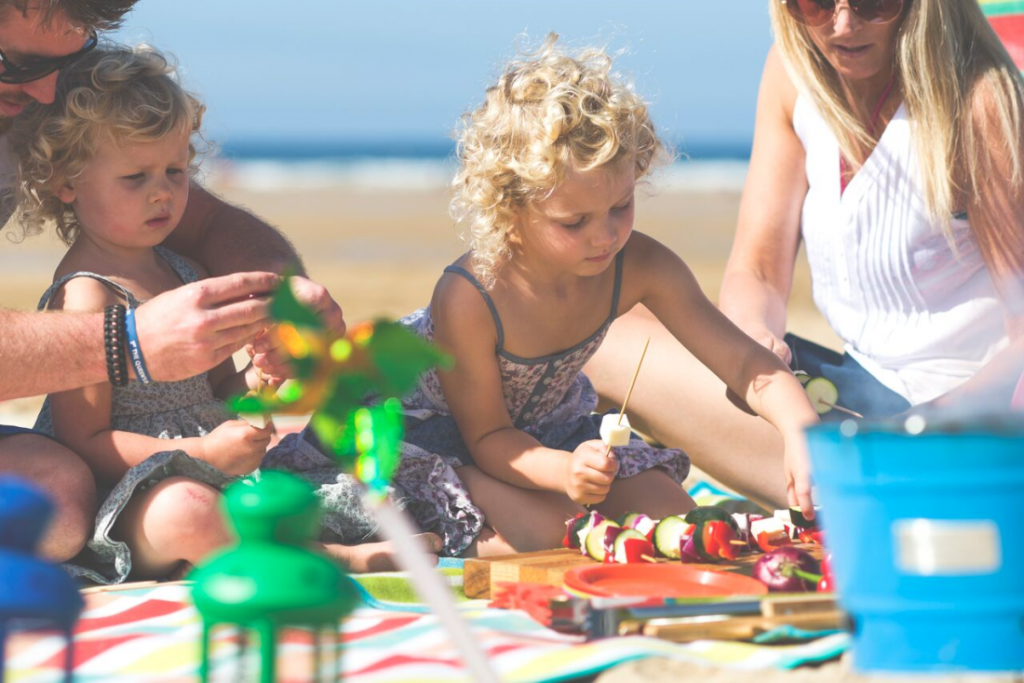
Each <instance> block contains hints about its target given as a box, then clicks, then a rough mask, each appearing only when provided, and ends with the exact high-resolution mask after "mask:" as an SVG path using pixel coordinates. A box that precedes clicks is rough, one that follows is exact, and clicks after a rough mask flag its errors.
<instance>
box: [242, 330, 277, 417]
mask: <svg viewBox="0 0 1024 683" xmlns="http://www.w3.org/2000/svg"><path fill="white" fill-rule="evenodd" d="M255 356H256V354H255V353H253V351H252V348H251V347H250V348H249V358H250V360H251V359H253V358H255ZM253 367H254V368H255V369H256V395H257V396H259V395H260V394H262V393H263V385H264V384H266V379H265V378H264V377H263V371H262V370H260V369H259V368H257V367H256V365H255V364H253ZM268 425H269V426H270V433H271V434H273V433H275V432H277V427H276V425H274V416H273V413H269V412H266V413H263V426H264V428H265V427H267V426H268Z"/></svg>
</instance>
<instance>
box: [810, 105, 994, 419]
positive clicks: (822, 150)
mask: <svg viewBox="0 0 1024 683" xmlns="http://www.w3.org/2000/svg"><path fill="white" fill-rule="evenodd" d="M793 127H794V129H795V130H796V134H797V136H798V137H799V138H800V141H801V142H802V143H803V146H804V150H805V152H806V169H807V180H808V183H809V186H810V187H809V189H808V192H807V197H806V199H805V200H804V205H803V214H802V220H801V231H802V233H803V240H804V244H805V245H806V249H807V258H808V261H809V262H810V267H811V280H812V283H813V292H814V302H815V304H817V306H818V309H819V310H820V311H821V312H822V314H823V315H824V316H825V319H826V320H828V322H829V324H830V325H831V326H832V329H833V330H835V332H836V334H838V335H839V337H840V338H841V339H842V340H843V342H844V344H845V350H846V351H847V352H848V353H849V354H850V355H851V356H853V357H854V358H855V359H856V360H857V361H858V362H859V363H861V364H862V365H863V366H864V367H865V368H866V369H867V370H868V371H869V372H870V373H871V374H872V375H874V376H875V377H877V378H878V380H879V381H880V382H882V384H884V385H885V386H887V387H889V388H890V389H892V390H893V391H895V392H896V393H898V394H901V395H902V396H904V397H905V398H906V399H907V400H908V401H910V402H911V403H912V404H915V405H916V404H918V403H922V402H925V401H929V400H931V399H933V398H935V397H937V396H940V395H942V394H944V393H946V392H948V391H950V390H951V389H953V388H955V387H956V386H957V385H959V384H961V383H963V382H964V381H966V380H967V379H969V378H970V377H971V376H973V375H974V374H975V373H976V372H977V371H978V370H979V369H980V368H981V367H982V366H983V365H985V363H986V362H988V360H989V359H990V358H991V357H992V356H993V355H995V354H996V353H997V352H998V351H999V350H1000V349H1001V348H1002V347H1003V346H1005V345H1006V343H1007V332H1006V323H1005V319H1004V317H1003V311H1002V308H1001V306H1000V303H999V300H998V298H997V294H996V290H995V287H994V286H993V284H992V279H991V277H990V276H989V273H988V270H987V269H986V267H985V262H984V260H983V259H982V256H981V252H980V251H979V249H978V246H977V244H976V243H975V241H974V239H973V237H972V235H971V229H970V225H969V223H968V222H967V220H965V219H963V218H954V219H953V220H952V231H953V239H954V242H955V244H956V248H955V250H954V249H953V248H951V246H950V244H949V241H948V240H947V238H946V235H945V234H943V232H942V230H941V229H940V227H939V226H937V225H935V224H933V222H932V221H931V220H930V219H929V217H928V213H927V211H926V209H925V205H924V199H923V195H922V192H921V178H920V172H919V169H918V163H917V162H918V157H917V152H916V150H915V148H914V141H913V138H912V135H911V128H912V126H911V123H910V121H908V120H907V115H906V111H905V109H904V108H903V107H902V106H901V107H900V108H899V111H897V112H896V115H895V116H894V117H893V119H892V120H891V121H890V122H889V125H888V126H886V128H885V131H884V132H883V133H882V137H881V139H879V141H878V145H877V146H876V147H875V149H874V151H873V152H872V153H871V156H869V157H868V159H867V160H866V161H865V162H864V166H863V167H862V168H861V169H860V170H859V171H858V172H857V175H856V176H854V178H853V179H852V180H851V181H850V183H849V185H847V187H846V191H845V192H843V193H842V196H840V191H839V143H838V141H837V140H836V137H835V135H834V134H833V133H832V131H831V129H830V128H829V127H828V124H826V123H825V121H824V119H822V118H821V116H820V114H818V112H817V109H816V108H815V107H814V105H813V103H812V102H811V101H810V100H808V99H807V98H805V97H803V96H800V97H798V98H797V101H796V105H795V109H794V112H793Z"/></svg>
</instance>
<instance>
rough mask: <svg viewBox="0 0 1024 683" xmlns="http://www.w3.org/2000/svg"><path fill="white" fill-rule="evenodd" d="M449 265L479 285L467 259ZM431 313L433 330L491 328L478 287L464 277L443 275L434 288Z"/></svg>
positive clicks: (491, 324)
mask: <svg viewBox="0 0 1024 683" xmlns="http://www.w3.org/2000/svg"><path fill="white" fill-rule="evenodd" d="M452 265H454V266H456V267H458V268H461V269H462V270H464V271H465V272H466V273H468V274H469V275H471V276H472V277H474V278H476V281H477V283H478V282H479V278H477V277H476V273H475V272H474V271H473V268H472V264H471V263H470V260H469V258H468V257H467V256H464V257H462V258H460V259H459V260H458V261H456V262H455V263H454V264H452ZM430 312H431V316H432V318H433V321H434V328H435V330H437V329H438V327H441V328H442V329H444V328H449V327H451V329H460V330H470V329H472V330H485V329H492V328H493V327H494V323H493V320H492V316H491V311H490V307H489V306H488V305H487V301H486V299H485V298H484V296H483V294H482V293H481V291H480V290H479V288H478V287H477V284H476V283H474V282H473V281H472V280H470V279H469V278H467V277H466V276H465V275H462V274H459V273H454V272H451V271H449V272H445V273H443V274H442V275H441V277H440V278H439V279H438V281H437V284H436V285H435V286H434V294H433V297H432V298H431V300H430Z"/></svg>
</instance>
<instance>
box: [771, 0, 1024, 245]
mask: <svg viewBox="0 0 1024 683" xmlns="http://www.w3.org/2000/svg"><path fill="white" fill-rule="evenodd" d="M791 1H793V0H791ZM905 2H906V3H907V7H906V8H905V9H904V16H903V17H902V18H901V20H900V21H901V25H900V27H899V30H898V33H897V38H896V65H895V67H896V74H897V78H898V79H899V83H900V85H901V87H902V90H903V98H904V104H905V106H906V109H907V115H908V118H909V119H910V121H911V122H912V124H913V130H914V137H915V145H916V147H917V152H918V157H919V165H920V169H921V176H922V182H923V188H922V190H923V193H924V201H925V205H926V207H927V209H928V211H929V213H931V214H932V216H933V218H934V219H935V220H936V221H937V222H938V224H939V225H940V226H942V228H943V229H944V230H945V231H946V232H947V234H948V231H949V226H950V220H951V217H952V215H953V214H954V213H955V212H958V211H960V210H962V209H965V208H966V204H967V198H968V197H971V196H977V195H978V194H979V193H982V192H984V187H985V178H986V174H987V172H988V171H989V170H990V167H989V161H988V160H989V159H990V158H991V155H990V154H988V153H986V149H985V148H986V146H988V145H991V144H993V141H994V140H1002V141H1003V144H1006V142H1007V141H1014V140H1019V139H1020V136H1021V132H1022V125H1021V124H1022V120H1021V118H1022V112H1021V108H1022V103H1024V81H1022V79H1021V73H1020V71H1019V70H1018V68H1017V66H1016V65H1014V63H1013V60H1012V59H1011V58H1010V56H1009V54H1007V52H1006V49H1005V48H1004V47H1003V44H1002V43H1001V42H1000V40H999V38H998V37H997V36H996V34H995V33H994V32H993V30H992V27H991V26H990V25H989V23H988V20H987V19H986V18H985V16H984V14H982V12H981V8H980V7H979V5H978V3H977V0H905ZM769 6H770V11H771V18H772V28H773V30H774V32H775V39H776V44H777V45H778V47H779V50H780V54H781V56H782V59H783V61H784V62H785V63H786V65H787V68H788V69H789V71H790V73H791V75H792V76H793V77H794V80H795V82H796V86H797V88H798V89H799V90H800V91H801V92H802V93H803V94H804V95H805V96H807V97H810V98H811V99H812V101H813V102H814V104H815V106H816V107H817V109H818V111H819V112H820V113H821V115H822V117H823V118H824V119H825V121H826V122H827V123H828V125H829V127H830V128H831V129H832V131H833V132H834V133H835V134H836V137H837V138H838V140H839V145H840V147H841V149H842V153H843V155H844V156H846V158H848V159H856V160H857V161H858V162H863V157H864V153H863V150H864V149H870V148H871V147H872V146H873V145H874V139H873V138H872V136H871V135H870V133H869V132H868V130H867V128H866V127H865V126H864V124H863V123H861V121H860V119H859V118H858V117H857V116H855V115H854V113H853V112H852V111H851V109H850V105H849V103H848V101H847V99H846V95H845V93H844V91H843V89H842V84H841V83H840V79H839V76H838V74H836V72H835V70H834V69H833V68H832V66H831V65H830V64H829V63H828V61H827V60H826V59H825V57H824V55H822V54H821V52H820V51H819V50H818V48H817V47H816V46H815V45H814V42H813V41H812V40H811V36H810V34H809V32H808V29H807V28H806V27H804V26H803V25H801V24H800V23H798V22H797V21H795V20H794V19H793V18H792V17H790V16H789V15H788V13H787V12H786V10H785V8H784V7H783V6H782V2H781V0H769ZM979 93H984V95H985V98H984V99H987V100H990V101H991V102H994V103H995V109H996V114H997V115H996V121H997V123H998V130H997V131H994V133H995V134H993V135H983V136H979V135H978V134H977V128H976V127H975V123H976V122H975V118H974V114H975V111H974V109H975V107H976V104H977V99H976V98H977V97H978V95H979ZM1011 147H1012V148H1011V149H1009V150H1007V152H1008V155H1007V158H1008V160H1009V162H1010V168H1011V171H1012V173H1011V182H1012V185H1013V188H1014V189H1015V193H1014V194H1015V196H1020V193H1021V190H1022V187H1024V175H1022V167H1021V166H1022V160H1021V153H1020V146H1019V145H1011Z"/></svg>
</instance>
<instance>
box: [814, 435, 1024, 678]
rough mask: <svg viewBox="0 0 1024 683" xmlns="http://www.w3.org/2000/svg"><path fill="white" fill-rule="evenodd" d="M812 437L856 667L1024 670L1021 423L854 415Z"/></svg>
mask: <svg viewBox="0 0 1024 683" xmlns="http://www.w3.org/2000/svg"><path fill="white" fill-rule="evenodd" d="M912 419H916V420H919V419H920V418H912ZM920 426H921V425H920V424H918V425H917V427H920ZM915 431H919V430H917V429H915ZM808 441H809V446H810V451H811V462H812V465H813V470H814V480H815V484H816V486H817V490H818V498H819V502H820V503H821V505H822V513H821V520H822V525H823V528H824V529H825V542H826V544H827V546H828V549H829V550H830V551H831V552H832V556H833V557H832V559H833V568H834V573H835V581H836V590H837V593H838V595H839V599H840V602H841V604H842V605H843V607H844V609H845V610H846V611H847V612H848V613H849V614H850V616H851V618H852V622H853V659H854V666H855V667H856V668H857V669H860V670H862V671H917V672H950V671H986V672H996V671H999V672H1019V671H1024V424H1021V418H1020V417H1019V416H1018V417H1015V418H1007V419H1006V420H990V421H988V422H987V423H982V422H972V423H971V424H958V425H955V426H954V425H947V426H944V427H938V428H934V429H933V428H927V429H924V430H923V431H921V432H920V433H919V434H917V435H912V434H910V433H908V432H907V430H906V429H905V428H904V424H903V423H900V424H899V425H896V424H889V423H886V424H882V423H877V424H872V423H855V422H853V421H848V422H844V423H841V424H835V423H831V424H822V425H820V426H816V427H814V428H812V429H811V430H809V431H808Z"/></svg>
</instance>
